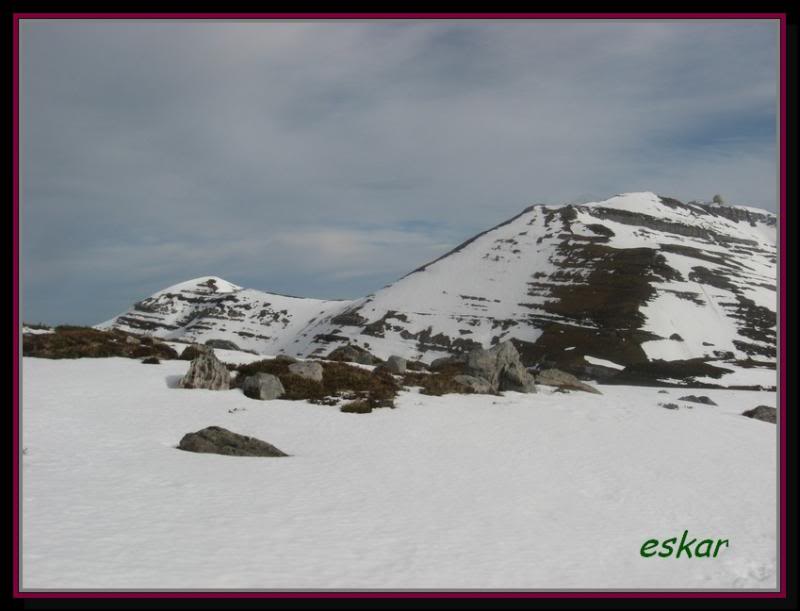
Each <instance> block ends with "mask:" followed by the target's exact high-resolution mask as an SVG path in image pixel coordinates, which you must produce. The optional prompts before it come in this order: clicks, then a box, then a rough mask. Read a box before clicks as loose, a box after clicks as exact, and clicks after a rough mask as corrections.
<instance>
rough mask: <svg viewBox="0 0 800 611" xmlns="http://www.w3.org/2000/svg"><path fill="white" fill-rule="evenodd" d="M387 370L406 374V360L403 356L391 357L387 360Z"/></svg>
mask: <svg viewBox="0 0 800 611" xmlns="http://www.w3.org/2000/svg"><path fill="white" fill-rule="evenodd" d="M386 368H387V369H388V370H389V371H390V372H392V373H397V374H403V373H405V372H406V360H405V359H404V358H403V357H401V356H394V355H393V356H390V357H389V358H388V359H387V360H386Z"/></svg>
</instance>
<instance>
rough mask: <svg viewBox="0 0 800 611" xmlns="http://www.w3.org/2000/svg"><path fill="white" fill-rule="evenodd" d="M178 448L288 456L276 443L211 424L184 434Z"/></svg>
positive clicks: (206, 452) (238, 454)
mask: <svg viewBox="0 0 800 611" xmlns="http://www.w3.org/2000/svg"><path fill="white" fill-rule="evenodd" d="M178 449H180V450H186V451H187V452H200V453H203V454H224V455H226V456H288V454H286V453H285V452H282V451H281V450H279V449H278V448H276V447H275V446H274V445H272V444H269V443H267V442H266V441H261V440H260V439H256V438H255V437H247V436H246V435H239V434H238V433H232V432H231V431H229V430H228V429H223V428H222V427H219V426H209V427H206V428H204V429H201V430H199V431H197V432H195V433H187V434H186V435H184V436H183V438H182V439H181V441H180V443H179V444H178Z"/></svg>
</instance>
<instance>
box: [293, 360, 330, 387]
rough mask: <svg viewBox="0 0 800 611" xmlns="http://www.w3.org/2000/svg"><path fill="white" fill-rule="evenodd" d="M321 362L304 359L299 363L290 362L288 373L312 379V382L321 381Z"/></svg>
mask: <svg viewBox="0 0 800 611" xmlns="http://www.w3.org/2000/svg"><path fill="white" fill-rule="evenodd" d="M322 371H323V370H322V364H321V363H316V362H314V361H305V362H299V363H292V364H291V365H289V373H291V374H293V375H296V376H299V377H301V378H306V379H307V380H313V381H314V382H322Z"/></svg>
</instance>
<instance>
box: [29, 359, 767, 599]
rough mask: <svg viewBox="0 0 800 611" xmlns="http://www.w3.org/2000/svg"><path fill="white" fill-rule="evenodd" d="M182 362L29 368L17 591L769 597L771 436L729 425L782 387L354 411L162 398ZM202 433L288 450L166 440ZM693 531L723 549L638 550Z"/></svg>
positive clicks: (404, 404)
mask: <svg viewBox="0 0 800 611" xmlns="http://www.w3.org/2000/svg"><path fill="white" fill-rule="evenodd" d="M188 365H189V363H188V362H185V361H165V362H162V364H161V365H158V366H148V365H141V364H140V363H139V362H138V361H136V360H128V359H122V358H112V359H78V360H61V361H52V360H46V359H35V358H24V359H23V363H22V381H23V386H22V397H23V402H22V414H21V415H22V446H23V447H24V448H26V452H25V454H24V455H23V456H21V462H22V489H21V496H22V514H21V517H22V539H21V543H22V566H21V568H22V580H23V582H22V585H23V588H24V589H38V588H60V589H63V588H100V589H111V588H122V589H131V588H148V589H152V588H182V589H187V588H209V589H227V588H244V589H278V588H289V589H298V588H388V589H401V588H415V589H421V588H450V589H453V588H479V589H489V588H504V589H511V588H520V589H533V588H548V589H554V588H590V589H598V588H616V589H630V588H652V589H663V588H711V589H720V588H734V589H738V588H748V589H770V588H775V587H776V562H775V561H776V553H777V547H776V528H777V524H776V508H777V506H776V465H777V443H776V442H777V429H776V427H775V426H774V425H772V424H768V423H764V422H760V421H756V420H752V419H749V418H745V417H742V416H740V415H739V414H740V413H741V412H742V411H744V410H746V409H750V408H752V407H755V406H756V405H760V404H767V405H776V403H775V400H776V395H775V393H767V392H749V391H729V390H702V391H701V393H702V394H706V395H708V396H710V397H711V398H712V399H713V400H714V401H715V402H717V403H718V404H719V407H710V406H705V405H700V404H694V405H693V406H692V409H679V410H665V409H663V408H661V407H659V406H658V403H659V402H664V401H668V400H669V401H674V400H676V399H677V398H678V397H679V396H682V395H684V394H689V393H690V392H691V391H688V390H687V389H678V390H673V389H671V390H670V391H669V394H660V393H658V392H657V390H656V389H652V388H641V387H618V386H601V387H600V388H601V390H602V392H603V393H604V394H603V395H592V394H589V393H570V394H566V395H565V394H561V393H550V392H548V391H544V390H543V391H541V392H539V393H538V394H535V395H522V394H518V393H506V394H505V395H504V396H502V397H493V396H481V395H446V396H443V397H426V396H423V395H419V394H416V393H414V392H404V393H402V394H401V396H400V397H399V398H398V402H397V403H398V407H397V409H394V410H391V409H382V410H377V411H376V412H373V413H372V414H369V415H355V414H343V413H341V412H339V411H338V410H337V409H336V408H334V407H327V406H315V405H309V404H306V403H301V402H286V401H272V402H257V401H252V400H249V399H247V398H246V397H244V396H243V395H242V394H241V393H240V392H239V391H237V390H231V391H224V392H214V391H203V390H182V389H172V388H169V387H168V384H167V381H168V379H170V378H174V376H177V375H181V374H183V373H184V372H185V371H186V368H187V367H188ZM695 394H696V393H695ZM233 409H238V410H239V411H236V412H231V411H230V410H233ZM209 425H219V426H223V427H226V428H229V429H230V430H232V431H235V432H238V433H243V434H247V435H253V436H256V437H259V438H261V439H264V440H265V441H268V442H270V443H273V444H274V445H276V446H277V447H279V448H281V449H282V450H284V451H286V452H287V453H289V454H291V456H290V457H288V458H276V459H264V458H239V457H226V456H217V455H202V454H192V453H188V452H182V451H179V450H177V449H176V448H175V445H176V444H177V443H178V441H179V440H180V438H181V437H182V436H183V435H184V434H185V433H187V432H190V431H196V430H198V429H200V428H203V427H205V426H209ZM686 529H688V530H689V532H690V534H691V535H692V536H697V537H701V538H706V537H708V538H725V539H729V540H730V541H731V546H730V549H726V550H724V551H723V552H721V554H720V556H719V558H717V559H703V560H691V561H690V560H684V559H681V560H676V559H674V558H671V559H666V560H665V559H645V558H642V557H641V556H640V555H639V549H640V547H641V545H642V543H643V542H644V541H645V540H647V539H650V538H652V537H657V538H661V539H664V538H667V537H674V536H680V534H681V533H682V532H683V531H684V530H686Z"/></svg>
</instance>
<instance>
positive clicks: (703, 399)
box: [678, 395, 716, 405]
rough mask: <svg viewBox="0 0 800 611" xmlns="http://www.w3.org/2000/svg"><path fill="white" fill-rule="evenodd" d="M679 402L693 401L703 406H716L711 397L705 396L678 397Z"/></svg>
mask: <svg viewBox="0 0 800 611" xmlns="http://www.w3.org/2000/svg"><path fill="white" fill-rule="evenodd" d="M678 401H691V402H692V403H702V404H703V405H716V403H714V402H713V401H712V400H711V398H710V397H706V396H705V395H700V396H697V395H686V396H685V397H678Z"/></svg>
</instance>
